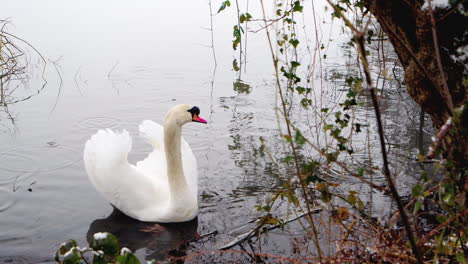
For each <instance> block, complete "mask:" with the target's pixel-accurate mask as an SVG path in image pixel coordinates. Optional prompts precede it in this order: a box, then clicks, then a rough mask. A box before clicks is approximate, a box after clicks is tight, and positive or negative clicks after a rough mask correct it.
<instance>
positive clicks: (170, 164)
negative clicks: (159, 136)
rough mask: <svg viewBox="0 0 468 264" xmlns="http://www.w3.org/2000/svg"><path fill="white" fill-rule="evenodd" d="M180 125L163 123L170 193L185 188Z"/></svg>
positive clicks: (167, 121)
mask: <svg viewBox="0 0 468 264" xmlns="http://www.w3.org/2000/svg"><path fill="white" fill-rule="evenodd" d="M181 130H182V128H181V126H179V125H177V124H176V123H175V122H173V121H171V120H170V119H169V120H166V121H165V123H164V147H165V151H166V162H167V178H168V180H169V188H170V190H171V195H173V194H176V193H178V192H180V190H184V189H186V188H187V181H186V180H185V175H184V169H183V166H182V153H181V147H180V140H181Z"/></svg>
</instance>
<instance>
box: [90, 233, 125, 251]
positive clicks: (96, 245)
mask: <svg viewBox="0 0 468 264" xmlns="http://www.w3.org/2000/svg"><path fill="white" fill-rule="evenodd" d="M89 246H90V247H91V248H92V249H94V250H96V251H98V250H102V251H103V252H104V253H105V254H106V255H110V256H116V255H117V254H118V253H119V241H118V240H117V238H116V237H115V236H114V235H112V234H111V233H107V232H101V233H96V234H94V236H93V240H92V241H91V243H90V245H89Z"/></svg>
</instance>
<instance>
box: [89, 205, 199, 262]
mask: <svg viewBox="0 0 468 264" xmlns="http://www.w3.org/2000/svg"><path fill="white" fill-rule="evenodd" d="M197 228H198V218H195V219H193V220H191V221H189V222H184V223H173V224H157V223H151V222H141V221H138V220H135V219H133V218H130V217H128V216H126V215H125V214H123V213H122V212H120V211H119V210H118V209H116V208H114V210H113V211H112V213H111V214H110V215H109V216H108V217H107V218H104V219H96V220H94V221H93V222H92V223H91V225H90V226H89V230H88V233H87V234H86V240H87V241H88V243H90V242H91V240H92V238H93V235H94V234H95V233H97V232H109V233H111V234H113V235H115V236H116V237H117V238H118V239H119V242H120V247H127V248H129V249H130V250H132V252H136V251H137V250H139V249H143V248H144V249H146V253H145V259H146V260H152V259H155V260H166V259H167V258H168V257H180V256H185V249H186V247H185V246H181V245H184V244H185V243H187V242H188V241H190V240H193V239H194V238H196V237H197V236H198V233H197Z"/></svg>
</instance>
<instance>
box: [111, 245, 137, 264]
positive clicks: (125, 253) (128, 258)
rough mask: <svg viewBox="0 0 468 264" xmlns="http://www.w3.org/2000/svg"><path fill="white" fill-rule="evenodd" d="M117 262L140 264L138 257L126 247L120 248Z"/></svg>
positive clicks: (120, 263)
mask: <svg viewBox="0 0 468 264" xmlns="http://www.w3.org/2000/svg"><path fill="white" fill-rule="evenodd" d="M117 264H141V263H140V261H139V260H138V258H137V257H136V256H135V255H134V254H133V253H132V252H131V251H130V250H128V249H126V248H122V250H121V252H120V256H118V257H117Z"/></svg>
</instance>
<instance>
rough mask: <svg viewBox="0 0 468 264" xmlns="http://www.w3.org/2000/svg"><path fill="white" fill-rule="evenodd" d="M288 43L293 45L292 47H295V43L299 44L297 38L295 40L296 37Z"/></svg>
mask: <svg viewBox="0 0 468 264" xmlns="http://www.w3.org/2000/svg"><path fill="white" fill-rule="evenodd" d="M289 43H290V44H291V45H293V47H294V48H296V47H297V45H299V40H297V39H290V40H289Z"/></svg>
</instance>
